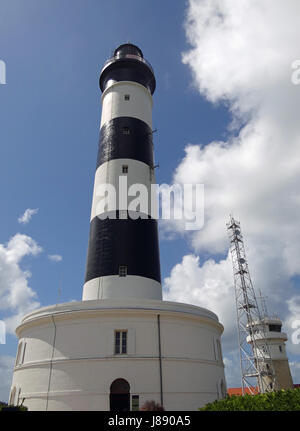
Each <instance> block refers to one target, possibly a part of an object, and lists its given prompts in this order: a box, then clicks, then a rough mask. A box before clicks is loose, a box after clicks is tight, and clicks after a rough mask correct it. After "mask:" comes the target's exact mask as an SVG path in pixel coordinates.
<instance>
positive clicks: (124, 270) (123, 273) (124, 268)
mask: <svg viewBox="0 0 300 431" xmlns="http://www.w3.org/2000/svg"><path fill="white" fill-rule="evenodd" d="M126 275H127V266H125V265H120V266H119V277H126Z"/></svg>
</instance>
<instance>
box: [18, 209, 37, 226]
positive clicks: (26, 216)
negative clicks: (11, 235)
mask: <svg viewBox="0 0 300 431" xmlns="http://www.w3.org/2000/svg"><path fill="white" fill-rule="evenodd" d="M38 210H39V209H38V208H35V209H32V208H27V210H25V212H24V214H22V215H21V216H20V217H19V218H18V222H19V223H22V224H27V223H29V222H30V220H31V217H32V216H33V215H34V214H37V212H38Z"/></svg>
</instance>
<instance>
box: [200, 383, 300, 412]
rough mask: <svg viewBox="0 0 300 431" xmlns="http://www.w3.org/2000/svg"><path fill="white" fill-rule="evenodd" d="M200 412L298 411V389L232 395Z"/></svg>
mask: <svg viewBox="0 0 300 431" xmlns="http://www.w3.org/2000/svg"><path fill="white" fill-rule="evenodd" d="M199 410H200V411H226V410H228V411H241V410H244V411H245V410H247V411H251V410H256V411H258V410H268V411H271V410H273V411H280V410H281V411H282V410H284V411H292V410H298V411H300V388H297V389H289V390H286V391H284V390H281V391H275V392H268V393H265V394H257V395H248V394H246V395H244V396H240V395H232V396H227V397H226V398H225V399H223V400H219V401H214V402H213V403H209V404H206V406H204V407H202V408H200V409H199Z"/></svg>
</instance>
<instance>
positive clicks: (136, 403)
mask: <svg viewBox="0 0 300 431" xmlns="http://www.w3.org/2000/svg"><path fill="white" fill-rule="evenodd" d="M131 410H132V411H133V412H135V411H139V410H140V396H139V395H132V399H131Z"/></svg>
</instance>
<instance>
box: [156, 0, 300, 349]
mask: <svg viewBox="0 0 300 431" xmlns="http://www.w3.org/2000/svg"><path fill="white" fill-rule="evenodd" d="M299 13H300V3H299V2H298V1H297V0H291V1H290V2H288V4H286V3H283V2H282V1H280V0H265V1H264V2H262V1H260V0H244V1H243V2H237V1H235V0H190V1H189V6H188V10H187V16H186V22H185V30H186V36H187V40H188V42H189V44H190V48H189V49H188V50H187V51H186V52H185V53H184V54H183V57H182V59H183V62H184V63H185V64H186V65H187V66H188V67H189V68H190V70H191V72H192V76H193V86H194V88H195V89H196V90H197V91H199V93H200V94H201V95H202V96H203V97H205V98H206V99H207V100H208V101H210V102H211V103H213V104H217V103H223V104H225V105H226V106H227V107H228V109H229V111H230V112H231V114H232V123H231V124H230V125H229V129H228V138H227V139H226V140H224V141H214V142H210V143H208V144H207V145H205V146H203V145H198V143H193V144H189V145H187V146H186V148H185V157H184V158H183V160H182V161H181V163H180V164H179V166H178V167H177V169H176V171H175V173H174V178H173V180H174V183H179V184H185V183H200V184H204V186H205V224H204V227H203V229H201V230H199V231H197V232H195V233H193V234H192V235H191V236H190V241H191V245H192V247H193V250H194V252H195V253H196V254H199V255H200V259H199V260H197V257H196V256H185V257H184V258H183V260H182V262H181V263H180V264H178V265H176V266H175V267H174V268H173V270H172V272H171V275H170V277H169V278H167V279H166V281H165V286H166V289H167V294H166V295H167V297H169V298H173V299H176V298H179V300H181V299H182V296H184V297H185V300H186V302H192V303H195V302H196V303H197V304H199V305H200V306H201V305H203V306H208V308H210V309H212V311H216V312H217V313H218V314H219V316H220V320H221V322H222V321H223V323H224V324H225V326H226V329H225V343H227V348H228V349H230V348H231V346H232V343H231V342H230V338H231V339H232V340H233V339H234V338H236V333H234V332H233V331H234V325H233V324H232V323H231V322H230V321H229V320H230V319H229V315H230V313H229V310H232V305H231V304H230V303H229V302H230V300H229V295H231V301H232V302H233V301H234V296H233V295H232V292H230V291H229V289H230V287H229V283H230V280H229V278H230V277H231V278H232V270H231V268H230V265H229V259H228V257H226V256H227V251H228V239H227V234H226V226H225V223H226V221H228V217H229V214H230V213H233V214H234V216H236V217H237V219H239V220H240V221H241V223H242V230H243V233H244V236H245V241H246V252H247V257H248V260H249V265H250V271H251V274H252V278H253V282H254V286H255V288H256V290H257V291H258V289H261V290H262V291H263V292H264V294H266V296H267V304H268V308H269V311H270V312H271V311H280V317H281V318H283V319H284V320H285V325H286V327H285V330H286V331H287V332H288V336H289V337H291V334H292V331H293V330H292V328H291V326H290V325H291V320H292V319H289V317H291V313H293V318H295V315H296V314H297V313H299V309H298V308H297V309H296V308H295V307H294V308H293V307H292V305H291V304H294V303H295V301H296V298H297V295H298V294H299V289H296V288H295V283H293V277H295V276H298V275H300V260H299V258H298V256H299V254H300V229H299V220H298V214H299V213H300V189H299V184H300V152H299V144H300V123H299V105H300V86H295V85H293V84H292V82H291V74H292V68H291V65H292V62H293V61H294V60H295V59H297V58H300V51H299V48H298V40H299V38H300V28H299V25H298V16H299ZM200 120H201V119H200ZM199 124H200V126H199V141H200V139H201V122H200V123H199ZM173 228H177V229H178V230H179V231H180V230H181V225H180V224H177V225H173ZM189 235H190V234H189ZM201 256H212V257H213V259H209V260H208V261H203V260H201ZM215 256H222V257H221V260H220V258H219V259H217V258H216V257H215ZM189 267H191V273H189V272H188V271H187V269H188V268H189ZM190 274H192V276H189V275H190ZM182 277H186V278H185V281H184V283H182V285H181V289H183V291H180V289H179V282H180V280H181V278H182ZM181 281H183V279H182V280H181ZM232 281H233V279H232V280H231V284H232ZM295 310H296V311H295ZM233 316H234V317H233ZM234 319H235V315H233V314H232V321H233V320H234ZM234 324H235V322H234ZM228 325H229V326H228ZM230 334H231V335H230ZM226 340H227V341H226ZM298 347H299V345H298ZM294 353H298V354H299V353H300V351H299V348H298V350H297V351H296V348H295V349H294Z"/></svg>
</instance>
